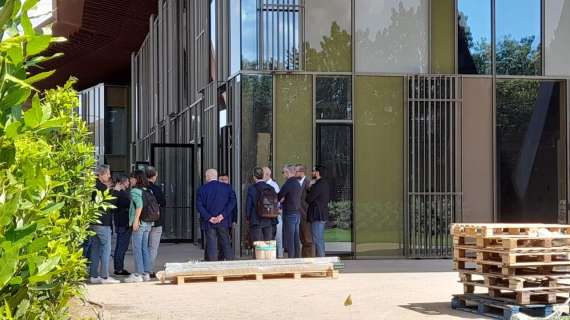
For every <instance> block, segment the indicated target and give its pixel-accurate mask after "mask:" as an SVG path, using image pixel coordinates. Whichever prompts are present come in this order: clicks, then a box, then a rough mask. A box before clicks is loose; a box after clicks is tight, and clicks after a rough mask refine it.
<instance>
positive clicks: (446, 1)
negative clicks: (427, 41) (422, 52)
mask: <svg viewBox="0 0 570 320" xmlns="http://www.w3.org/2000/svg"><path fill="white" fill-rule="evenodd" d="M454 2H455V0H438V1H432V2H431V20H430V22H431V35H430V37H431V52H430V54H431V72H432V73H436V74H442V73H445V74H452V73H455V64H456V62H455V3H454Z"/></svg>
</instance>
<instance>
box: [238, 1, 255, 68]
mask: <svg viewBox="0 0 570 320" xmlns="http://www.w3.org/2000/svg"><path fill="white" fill-rule="evenodd" d="M257 35H258V29H257V1H243V2H242V3H241V50H242V52H241V59H242V62H241V63H242V69H245V70H255V69H257V67H258V63H259V59H258V53H257V50H258V38H257Z"/></svg>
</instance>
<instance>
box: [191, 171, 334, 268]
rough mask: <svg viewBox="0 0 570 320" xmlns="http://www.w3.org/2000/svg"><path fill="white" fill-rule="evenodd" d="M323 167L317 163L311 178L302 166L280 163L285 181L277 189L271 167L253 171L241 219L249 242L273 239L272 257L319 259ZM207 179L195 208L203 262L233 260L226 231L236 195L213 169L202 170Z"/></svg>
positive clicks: (326, 197)
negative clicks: (275, 243)
mask: <svg viewBox="0 0 570 320" xmlns="http://www.w3.org/2000/svg"><path fill="white" fill-rule="evenodd" d="M325 169H326V168H325V167H323V166H316V167H315V168H314V169H313V171H312V175H311V179H310V180H309V179H308V177H307V176H306V175H305V171H306V169H305V167H304V166H303V165H300V164H298V165H285V166H284V167H283V170H282V174H283V177H284V179H285V183H284V184H283V185H282V186H281V187H279V185H278V184H277V182H275V181H274V180H273V178H272V172H271V169H269V168H268V167H264V168H261V167H256V168H254V169H253V172H252V178H253V183H252V184H251V185H250V186H249V187H248V190H247V198H246V203H245V215H244V218H245V222H246V224H247V225H248V229H249V240H250V241H251V242H255V241H270V240H276V242H277V257H278V258H283V257H284V256H285V253H286V254H287V257H288V258H300V257H314V256H317V257H323V256H324V255H325V242H324V229H325V225H326V222H327V221H328V203H329V201H330V190H329V185H328V183H327V181H326V180H325V179H324V177H325V175H326V173H325ZM205 178H206V183H205V184H204V185H203V186H201V187H200V188H199V189H198V193H197V209H198V212H199V213H200V221H201V227H202V230H203V232H204V238H205V244H206V246H205V249H206V254H205V256H206V260H208V261H216V260H220V259H223V260H232V259H233V251H232V248H231V243H230V233H231V230H232V227H233V224H234V223H235V222H236V220H237V214H236V205H237V204H236V195H235V192H234V191H233V189H232V188H231V186H230V185H229V183H224V181H222V180H223V179H219V178H218V174H217V171H216V170H215V169H208V170H207V171H206V173H205Z"/></svg>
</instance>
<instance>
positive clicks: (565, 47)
mask: <svg viewBox="0 0 570 320" xmlns="http://www.w3.org/2000/svg"><path fill="white" fill-rule="evenodd" d="M544 6H545V21H544V25H545V29H544V42H545V50H546V53H545V55H546V57H545V58H544V62H545V64H546V74H547V75H554V76H568V75H570V64H569V63H568V53H569V52H570V1H567V0H548V1H545V2H544Z"/></svg>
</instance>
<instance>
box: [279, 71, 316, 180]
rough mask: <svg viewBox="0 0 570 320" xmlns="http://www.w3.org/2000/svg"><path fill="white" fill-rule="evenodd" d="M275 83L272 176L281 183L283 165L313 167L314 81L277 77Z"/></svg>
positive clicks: (303, 76) (302, 76) (292, 76)
mask: <svg viewBox="0 0 570 320" xmlns="http://www.w3.org/2000/svg"><path fill="white" fill-rule="evenodd" d="M275 79H276V83H275V99H276V101H275V102H276V104H275V107H276V109H275V171H276V172H275V174H274V176H275V178H278V181H280V182H283V179H282V176H281V174H280V172H281V169H282V168H283V165H284V164H297V163H301V164H304V165H305V166H307V168H310V167H311V166H312V158H313V113H312V109H313V108H312V106H313V79H312V76H310V75H276V76H275ZM278 173H279V174H278Z"/></svg>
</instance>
